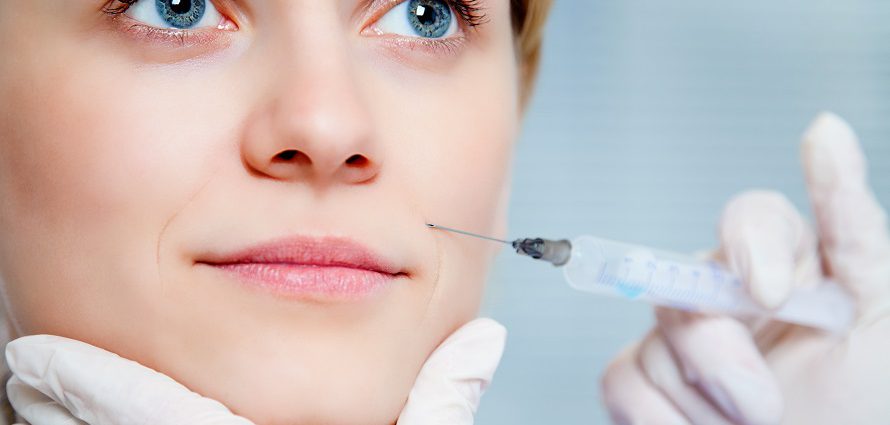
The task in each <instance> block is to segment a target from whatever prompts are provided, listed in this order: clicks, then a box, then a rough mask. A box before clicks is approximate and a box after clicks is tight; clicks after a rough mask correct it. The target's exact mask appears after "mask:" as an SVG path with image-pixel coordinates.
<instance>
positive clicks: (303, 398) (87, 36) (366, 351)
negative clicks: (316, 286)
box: [0, 0, 520, 424]
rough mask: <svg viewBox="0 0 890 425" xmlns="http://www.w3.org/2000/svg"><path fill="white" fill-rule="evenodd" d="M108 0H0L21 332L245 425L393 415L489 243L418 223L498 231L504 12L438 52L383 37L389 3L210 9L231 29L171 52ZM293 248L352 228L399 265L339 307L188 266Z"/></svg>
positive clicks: (293, 0) (0, 147)
mask: <svg viewBox="0 0 890 425" xmlns="http://www.w3.org/2000/svg"><path fill="white" fill-rule="evenodd" d="M145 1H148V0H145ZM105 3H108V2H105V1H100V0H77V1H64V2H60V1H57V0H26V1H24V0H22V1H12V0H7V1H3V2H0V52H3V54H4V56H5V57H7V60H3V61H0V98H2V99H3V100H4V101H3V102H0V134H2V139H0V199H2V200H3V201H2V207H0V233H2V234H3V238H0V270H2V278H3V291H4V302H5V303H6V307H7V310H8V314H9V320H10V322H11V326H12V332H13V335H14V336H22V335H30V334H53V335H62V336H66V337H69V338H73V339H77V340H80V341H84V342H86V343H89V344H92V345H95V346H97V347H101V348H104V349H107V350H109V351H112V352H115V353H117V354H120V355H121V356H123V357H126V358H130V359H133V360H136V361H138V362H139V363H142V364H144V365H146V366H149V367H151V368H153V369H156V370H158V371H161V372H163V373H165V374H167V375H169V376H171V377H172V378H173V379H175V380H177V381H179V382H181V383H183V384H184V385H186V386H187V387H189V388H190V389H192V390H194V391H197V392H198V393H201V394H203V395H206V396H208V397H211V398H213V399H217V400H220V401H221V402H223V403H224V404H225V405H226V406H228V407H229V408H231V409H232V411H233V412H235V413H238V414H240V415H243V416H245V417H247V418H249V419H251V420H252V421H254V422H256V423H260V424H277V423H301V424H312V423H338V424H357V423H363V424H371V423H373V424H377V423H380V424H383V423H392V422H394V420H395V418H396V417H397V416H398V414H399V411H400V410H401V408H402V406H403V405H404V403H405V398H406V396H407V394H408V392H409V390H410V388H411V386H412V384H413V382H414V379H415V377H416V376H417V373H418V371H419V370H420V367H421V365H422V364H423V362H424V360H425V359H426V358H427V356H428V355H429V354H430V352H432V351H433V349H434V348H435V347H436V346H437V345H438V344H439V343H440V342H441V341H442V340H443V339H444V338H445V337H446V336H447V335H449V334H450V333H451V332H453V331H454V330H455V329H456V328H458V327H459V326H460V325H461V324H463V323H465V322H467V321H468V320H469V319H471V318H472V317H473V316H474V315H475V313H476V311H477V308H478V305H479V300H480V296H481V290H482V287H483V282H484V280H485V275H486V273H487V268H488V265H489V263H490V260H491V257H492V256H493V254H494V253H495V249H497V248H498V247H497V246H495V245H490V244H486V243H484V242H483V243H480V242H479V241H475V240H473V239H470V238H462V237H459V236H453V235H449V234H444V233H442V232H436V231H432V230H429V229H427V228H426V227H425V226H424V224H425V223H426V222H437V223H441V224H444V225H449V226H454V227H458V228H465V229H468V230H473V231H476V232H479V233H485V234H492V235H497V236H503V235H504V234H505V233H506V223H505V207H506V202H507V193H508V183H507V175H508V173H509V163H510V156H511V152H512V147H513V141H514V139H515V137H516V132H517V130H518V123H519V114H520V105H519V100H518V93H519V92H518V87H519V81H518V75H517V69H518V68H517V63H516V57H515V55H514V50H513V43H514V40H513V32H512V28H511V21H510V11H509V2H506V1H484V2H478V3H480V4H481V5H482V7H483V10H482V12H480V13H484V15H485V19H484V22H483V23H481V24H480V25H478V26H475V27H470V26H469V25H467V23H466V22H463V21H460V23H459V27H458V33H456V34H455V35H452V36H449V37H452V39H451V40H450V42H449V43H447V44H435V43H427V42H422V41H419V39H418V38H416V36H415V38H411V37H409V36H406V35H399V34H392V33H388V32H387V31H386V28H376V30H375V27H374V24H375V22H376V21H377V20H378V19H379V18H380V17H381V16H383V15H384V14H385V13H386V12H387V11H388V10H389V8H391V7H393V6H394V3H393V2H386V1H370V0H369V1H364V0H362V1H359V0H342V1H332V2H327V1H325V2H320V1H314V0H264V1H217V2H214V3H213V4H214V5H215V6H216V8H217V9H218V11H219V12H220V14H221V15H222V16H224V17H225V18H226V20H227V21H228V22H229V23H231V24H234V26H231V25H229V26H226V27H224V28H222V29H220V28H217V27H216V26H215V25H214V26H213V27H208V28H202V29H200V30H196V32H195V35H194V37H186V38H184V39H182V38H179V37H175V36H174V37H172V38H171V37H168V36H166V35H163V34H160V33H157V32H153V33H148V32H146V31H142V30H140V29H139V28H140V27H132V25H136V24H137V22H136V21H134V20H133V19H134V18H133V17H132V16H125V15H116V16H112V15H109V14H106V13H105V12H103V6H105V5H106V4H105ZM112 3H117V2H112ZM208 4H210V3H209V2H208ZM455 19H458V20H460V19H462V18H461V17H460V16H455ZM139 25H144V24H139ZM227 25H228V24H227ZM199 33H200V34H199ZM288 150H298V151H299V152H301V153H302V155H298V156H296V157H294V158H291V159H285V158H284V157H282V156H279V155H278V154H279V153H281V152H284V151H288ZM355 155H359V156H360V159H359V160H358V161H356V160H354V159H355V158H354V157H355ZM350 158H352V159H350ZM294 234H300V235H308V236H326V235H334V236H346V237H349V238H351V239H354V240H356V241H358V242H360V243H362V244H364V245H366V246H369V247H373V249H375V250H376V251H377V252H379V253H380V254H381V255H384V256H386V257H387V258H389V259H391V260H392V261H393V262H394V263H395V264H397V265H398V266H399V268H400V269H401V270H402V271H404V274H403V275H402V276H401V277H400V278H399V279H397V280H396V281H394V283H393V284H391V285H387V286H386V287H384V288H383V289H382V290H380V291H378V292H375V293H374V294H373V295H372V296H368V297H363V298H361V299H357V300H334V301H331V300H319V299H313V298H312V297H308V298H306V297H303V298H299V299H294V298H286V297H282V296H279V295H276V294H272V293H269V292H264V291H258V290H256V289H255V288H250V287H246V286H244V285H241V284H239V282H236V281H234V280H233V279H230V278H227V277H225V276H222V275H221V274H219V273H216V272H215V271H214V270H208V269H207V268H206V267H201V265H200V264H198V263H197V262H198V261H199V260H200V259H201V258H202V256H205V255H207V254H208V253H210V252H215V251H231V250H236V249H239V248H242V247H245V246H247V245H250V244H253V243H256V242H262V241H267V240H270V239H274V238H276V237H280V236H283V235H294Z"/></svg>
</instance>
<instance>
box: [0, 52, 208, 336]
mask: <svg viewBox="0 0 890 425" xmlns="http://www.w3.org/2000/svg"><path fill="white" fill-rule="evenodd" d="M69 47H70V46H69ZM60 50H63V49H60ZM71 50H72V51H78V49H74V48H71ZM96 51H100V50H98V49H97V50H96ZM50 53H51V52H50ZM51 57H54V60H56V61H58V62H57V63H47V60H46V58H45V57H44V58H32V57H28V56H26V55H23V56H22V57H21V58H20V62H19V63H18V66H17V67H16V68H15V70H14V72H16V74H17V75H14V76H13V77H12V78H14V80H13V79H12V78H11V79H10V80H7V81H16V82H17V84H7V85H6V88H5V90H4V95H6V96H7V97H6V98H5V99H8V101H9V102H10V103H11V104H14V105H16V108H15V109H14V110H12V111H10V113H6V114H4V116H5V119H4V121H2V128H0V134H3V139H2V144H0V198H2V200H3V207H2V209H0V226H2V228H0V231H2V232H3V234H4V235H5V237H4V238H3V240H2V241H0V250H2V251H0V255H2V257H0V261H2V264H0V270H2V271H3V274H4V278H5V281H6V285H7V292H8V294H9V298H11V301H12V304H13V306H14V307H15V309H16V310H20V311H18V312H17V311H13V312H12V313H13V315H14V316H15V317H16V318H17V319H20V320H21V322H20V325H21V326H23V327H25V328H26V329H19V330H20V331H26V332H27V331H29V330H38V328H44V329H40V330H42V331H50V330H53V331H54V332H57V333H61V331H62V330H60V329H46V328H47V327H50V328H51V327H57V326H68V325H64V323H74V322H76V320H64V319H63V318H60V317H57V316H55V315H54V312H64V313H65V315H66V316H68V319H70V318H72V317H74V318H77V319H83V320H97V321H98V320H101V318H100V317H98V316H97V317H94V315H98V314H100V313H97V312H95V311H96V309H95V308H94V307H95V305H97V304H99V303H101V302H103V301H105V302H106V304H105V306H104V307H103V310H104V314H108V313H109V312H114V313H120V314H121V315H122V316H121V317H128V316H129V315H130V314H133V313H128V311H132V310H134V306H141V305H143V304H145V303H143V302H140V301H139V300H140V299H141V298H142V297H144V296H145V295H146V293H147V292H150V291H152V290H155V289H156V288H157V287H158V285H157V279H158V278H157V275H158V272H157V270H156V262H157V258H156V256H157V251H156V249H157V244H158V239H159V237H160V234H161V231H162V229H163V228H164V225H165V223H166V222H167V221H168V220H169V219H170V218H171V216H172V215H173V214H175V212H176V211H177V210H178V208H180V206H181V205H183V204H184V203H186V202H187V200H188V198H189V197H190V196H191V195H192V194H193V193H194V192H196V191H197V190H198V189H199V188H200V186H201V184H202V183H203V181H204V180H206V178H207V175H208V174H209V172H210V170H209V166H210V164H212V161H210V160H209V156H211V155H212V154H215V153H216V152H217V151H216V150H214V149H212V147H211V146H210V145H209V144H205V145H201V144H200V143H216V145H217V147H218V146H219V145H220V144H219V143H217V142H216V140H218V138H216V139H215V138H214V137H213V136H212V135H213V134H214V133H213V132H214V130H215V129H214V128H213V127H212V126H209V125H206V124H203V123H208V122H213V120H212V119H211V118H210V115H211V114H213V113H214V112H217V111H213V110H207V108H206V107H199V106H198V104H199V102H204V101H206V94H205V95H203V96H204V97H203V98H202V97H200V96H199V95H198V93H213V91H208V90H206V89H205V88H202V86H201V82H200V81H198V82H192V83H193V84H186V82H187V81H175V80H172V79H171V80H165V81H161V80H158V81H138V80H136V79H138V78H140V77H139V74H138V73H135V72H133V71H132V69H128V68H126V67H124V66H122V65H121V66H118V65H117V64H116V63H115V62H114V60H113V59H111V58H109V57H99V58H96V57H89V58H85V57H84V56H83V55H81V56H80V57H79V58H77V57H70V56H68V57H66V55H65V54H64V53H60V54H59V55H58V56H51ZM131 77H132V78H131ZM141 78H145V77H141ZM189 78H190V77H189ZM187 79H188V78H187ZM187 79H186V80H187ZM149 87H150V88H151V90H149V89H148V88H149ZM207 104H211V105H213V104H216V103H214V102H212V101H211V102H207ZM199 134H201V135H202V136H203V137H196V136H197V135H199ZM208 135H211V136H208ZM196 141H197V142H196ZM200 141H211V142H200ZM85 253H89V255H84V254H85ZM122 253H126V255H122ZM109 276H117V277H124V276H126V277H127V282H126V284H124V282H120V281H119V279H110V278H109ZM131 277H132V279H131ZM22 282H27V284H28V287H27V288H23V287H21V286H22V285H24V283H22ZM103 285H104V286H106V287H103ZM108 285H113V286H114V287H113V288H107V286H108ZM91 306H92V307H93V308H91ZM146 307H147V306H146ZM29 311H30V312H41V313H42V314H41V315H40V317H31V315H29V314H28V312H29ZM17 313H20V314H17ZM72 315H73V316H72ZM71 326H74V325H71ZM105 326H113V325H105ZM27 328H31V329H27ZM75 335H76V333H75Z"/></svg>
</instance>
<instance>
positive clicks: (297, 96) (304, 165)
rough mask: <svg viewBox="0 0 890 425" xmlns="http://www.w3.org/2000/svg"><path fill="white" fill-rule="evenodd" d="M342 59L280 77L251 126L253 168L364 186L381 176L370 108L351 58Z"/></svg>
mask: <svg viewBox="0 0 890 425" xmlns="http://www.w3.org/2000/svg"><path fill="white" fill-rule="evenodd" d="M336 62H338V63H336V64H333V63H331V62H327V64H326V65H327V66H325V67H324V70H323V69H322V68H321V67H313V66H312V65H311V63H310V64H307V62H302V64H301V65H299V66H298V68H297V67H293V66H291V67H290V68H288V71H290V72H289V73H288V74H287V75H281V76H278V77H277V78H275V81H276V84H274V87H273V90H271V92H272V94H271V95H270V96H268V98H267V99H265V100H264V101H261V102H259V105H257V107H256V108H255V109H254V111H253V112H252V113H251V116H250V117H249V118H248V123H247V125H246V131H245V135H244V140H243V142H242V157H243V159H244V162H245V163H246V164H247V165H248V166H249V167H250V168H252V169H253V171H255V172H257V173H259V174H260V175H262V176H266V177H269V178H273V179H276V180H284V181H303V182H309V183H315V184H319V185H326V184H334V183H341V184H360V183H366V182H368V181H370V180H372V179H373V178H374V177H375V176H377V174H378V173H379V172H380V168H381V165H382V161H383V159H382V157H381V153H380V152H379V146H378V145H377V144H376V141H375V140H374V139H373V131H372V123H371V118H370V112H369V110H368V109H367V107H366V106H365V104H364V102H363V101H362V96H361V94H360V93H359V86H358V84H357V83H356V81H354V78H353V77H352V76H351V75H350V74H351V73H350V72H349V69H347V66H348V64H347V59H346V58H343V59H342V60H338V61H336ZM332 69H333V70H336V71H333V72H332V71H331V70H332Z"/></svg>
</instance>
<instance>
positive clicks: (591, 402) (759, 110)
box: [477, 0, 890, 425]
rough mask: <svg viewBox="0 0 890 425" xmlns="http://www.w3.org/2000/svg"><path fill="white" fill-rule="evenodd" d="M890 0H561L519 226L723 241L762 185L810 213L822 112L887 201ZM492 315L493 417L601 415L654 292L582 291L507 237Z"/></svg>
mask: <svg viewBox="0 0 890 425" xmlns="http://www.w3.org/2000/svg"><path fill="white" fill-rule="evenodd" d="M888 22H890V2H887V1H885V0H872V1H866V0H843V1H837V0H834V1H828V0H809V1H804V0H786V1H781V2H776V1H772V0H751V1H746V2H729V1H704V0H699V1H692V0H675V1H670V2H666V1H661V0H620V1H614V0H557V3H556V5H555V8H554V9H553V13H552V15H551V20H550V22H549V24H548V27H547V34H546V38H545V40H546V42H545V52H544V61H543V64H542V68H541V74H540V80H539V82H538V88H537V92H536V95H535V98H534V100H533V103H532V105H531V108H530V110H529V111H528V115H527V117H526V122H525V130H524V134H523V137H522V139H521V141H520V142H519V144H518V146H517V151H516V158H515V162H514V168H515V169H514V180H513V181H514V186H513V197H512V200H511V208H512V210H511V214H510V220H511V223H510V231H511V232H510V236H512V237H520V236H542V237H571V236H575V235H578V234H585V233H587V234H593V235H599V236H603V237H608V238H612V239H619V240H626V241H631V242H637V243H643V244H649V245H652V246H656V247H660V248H668V249H673V250H679V251H695V250H699V249H707V248H711V247H713V246H715V243H716V233H715V229H716V226H717V221H718V217H719V214H720V211H721V210H722V207H723V204H724V203H725V202H726V201H727V200H728V199H729V198H730V197H731V196H732V195H733V194H734V193H737V192H739V191H742V190H745V189H748V188H768V189H775V190H778V191H781V192H784V193H785V194H787V196H788V197H789V198H790V199H791V200H792V202H794V204H796V205H797V206H798V207H799V208H800V209H801V210H802V211H803V212H804V213H805V214H806V215H807V216H810V212H809V206H808V203H807V202H808V200H807V196H806V192H805V187H804V181H803V175H802V172H801V166H800V162H799V159H798V147H799V145H798V144H799V138H800V134H801V133H802V131H803V130H804V129H805V127H806V126H807V125H808V124H809V122H810V120H811V119H812V118H813V117H814V116H815V115H816V114H817V113H818V112H819V111H821V110H831V111H834V112H836V113H838V114H840V115H841V116H843V117H844V118H846V119H847V120H848V121H849V122H850V123H851V124H852V125H853V127H854V128H855V129H856V130H857V132H858V134H859V136H860V139H861V141H862V143H863V145H864V149H865V151H866V155H867V157H868V159H869V161H870V164H871V182H872V184H873V187H874V189H875V191H876V193H877V194H878V197H879V199H880V200H881V202H882V203H883V205H885V206H887V205H890V42H888V40H890V25H887V23H888ZM483 314H485V315H488V316H491V317H494V318H496V319H497V320H499V321H501V322H502V323H504V324H505V325H506V326H507V328H508V329H509V331H510V334H509V338H508V343H507V351H506V353H505V355H504V358H503V361H502V363H501V367H500V368H499V369H498V372H497V375H496V376H495V381H494V384H493V385H492V386H491V387H490V388H489V391H488V392H487V393H486V395H485V397H484V398H483V402H482V406H481V408H480V410H479V413H478V416H477V423H479V424H482V425H498V424H511V425H516V424H535V425H540V424H601V423H607V422H608V416H607V414H606V412H605V410H604V409H603V407H602V405H601V402H600V392H599V381H598V380H599V375H600V373H601V372H602V370H603V369H604V367H605V366H606V364H607V363H608V361H609V359H610V358H611V357H613V356H614V355H615V354H616V353H617V352H618V351H619V350H620V349H621V348H622V347H624V346H625V345H627V344H629V343H630V342H631V341H633V340H635V339H637V338H639V337H640V336H641V335H642V334H643V333H644V332H645V331H646V330H647V329H648V327H649V326H650V325H651V324H652V317H651V313H650V310H649V308H647V307H646V306H642V305H637V304H632V303H627V302H622V301H615V300H609V299H601V298H597V297H594V296H588V295H585V294H581V293H575V292H573V291H572V290H570V289H568V287H567V286H566V285H565V283H564V282H563V280H562V275H561V273H560V271H559V270H558V269H555V268H553V267H551V266H549V265H547V264H543V263H537V262H534V261H531V260H526V259H522V258H519V257H514V255H513V254H511V253H510V252H509V251H507V250H506V249H505V250H504V251H503V252H502V253H501V254H500V256H499V257H498V260H497V262H496V264H495V266H494V268H493V270H492V273H491V277H490V280H489V287H488V293H487V294H486V301H485V305H484V307H483Z"/></svg>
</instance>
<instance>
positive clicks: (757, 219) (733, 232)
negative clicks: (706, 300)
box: [602, 113, 890, 425]
mask: <svg viewBox="0 0 890 425" xmlns="http://www.w3.org/2000/svg"><path fill="white" fill-rule="evenodd" d="M802 156H803V165H804V170H805V173H806V180H807V186H808V190H809V194H810V199H811V201H812V207H813V211H814V214H815V217H816V224H817V226H816V227H817V229H818V231H819V235H820V236H821V241H818V242H817V238H816V237H815V236H814V232H813V230H812V229H811V228H810V226H809V225H808V224H807V223H806V222H805V221H804V220H803V219H802V218H801V216H800V214H799V213H798V212H797V211H796V210H795V209H794V207H793V206H792V205H791V203H790V202H788V201H787V200H786V199H785V198H784V197H783V196H782V195H780V194H776V193H771V192H763V191H759V192H749V193H746V194H743V195H741V196H739V197H737V198H735V199H734V200H732V201H731V202H730V203H729V205H728V206H727V208H726V210H725V212H724V214H723V217H722V220H721V224H720V237H721V247H720V249H719V250H717V252H716V253H715V255H714V257H715V258H716V259H718V260H720V261H723V262H725V263H726V264H727V265H728V267H730V268H731V269H732V270H734V271H735V272H737V273H739V275H740V276H741V277H742V279H743V280H744V281H745V283H746V285H747V288H748V290H749V291H750V293H751V295H752V296H753V298H754V299H755V300H757V301H758V302H760V303H761V304H763V305H765V306H768V307H775V306H778V305H780V304H781V303H782V302H783V301H784V300H785V299H786V298H787V296H788V294H789V292H790V291H791V290H792V289H793V288H794V287H796V286H800V285H804V284H809V283H814V282H817V281H818V280H820V279H823V278H824V277H829V276H830V277H831V278H832V279H834V280H835V281H838V282H840V283H841V284H842V285H844V286H845V287H846V288H847V289H849V291H850V292H851V293H852V294H853V296H854V297H855V299H856V301H857V303H858V308H859V311H858V319H857V322H856V325H855V327H854V328H853V329H852V330H851V331H850V332H849V333H848V334H845V335H837V336H832V335H828V334H825V333H821V332H819V331H815V330H812V329H808V328H804V327H799V326H791V325H785V324H781V323H778V322H765V323H763V322H761V323H744V324H743V323H741V322H739V321H737V320H734V319H732V318H728V317H722V316H707V315H701V314H691V313H685V312H679V311H674V310H668V309H660V308H659V309H656V318H657V325H656V326H655V327H654V329H652V330H651V332H649V334H648V335H647V336H646V337H645V338H643V340H642V341H640V342H638V343H637V344H635V345H634V346H632V347H630V348H628V349H626V350H625V351H624V352H623V353H622V354H620V355H619V356H618V357H617V358H616V359H615V360H614V361H613V363H612V364H611V365H610V366H609V368H608V369H607V371H606V373H605V375H604V377H603V380H602V386H603V397H604V401H605V403H606V406H607V407H608V409H609V412H610V414H611V417H612V420H613V421H615V422H616V423H619V424H715V425H719V424H728V423H736V424H778V423H784V424H793V425H797V424H808V425H809V424H857V425H860V424H888V423H890V319H888V317H890V236H888V230H887V218H886V214H885V213H884V211H883V210H882V209H881V208H880V206H879V204H878V203H877V201H876V200H875V198H874V195H873V193H872V191H871V190H870V189H869V187H868V184H867V179H866V165H865V158H864V156H863V154H862V152H861V150H860V147H859V144H858V142H857V140H856V136H855V135H854V134H853V131H852V130H851V129H850V128H849V126H848V125H847V124H846V123H845V122H843V121H842V120H841V119H840V118H838V117H837V116H835V115H832V114H828V113H826V114H822V115H820V116H819V117H818V118H817V119H816V121H815V122H814V123H813V124H812V126H811V127H810V129H809V130H808V131H807V132H806V133H805V134H804V137H803V147H802Z"/></svg>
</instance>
